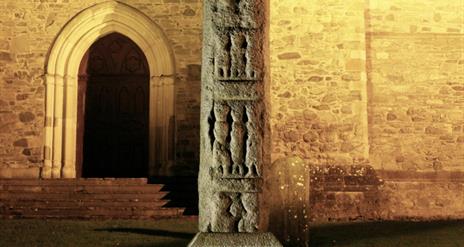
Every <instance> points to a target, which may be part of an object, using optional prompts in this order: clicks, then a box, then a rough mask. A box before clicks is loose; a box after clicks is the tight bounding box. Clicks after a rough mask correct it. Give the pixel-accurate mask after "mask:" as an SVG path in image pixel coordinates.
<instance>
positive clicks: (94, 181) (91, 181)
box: [0, 178, 148, 185]
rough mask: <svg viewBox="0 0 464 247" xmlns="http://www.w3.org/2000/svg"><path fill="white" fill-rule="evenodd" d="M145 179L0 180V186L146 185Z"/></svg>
mask: <svg viewBox="0 0 464 247" xmlns="http://www.w3.org/2000/svg"><path fill="white" fill-rule="evenodd" d="M147 183H148V180H147V179H146V178H80V179H0V185H146V184H147Z"/></svg>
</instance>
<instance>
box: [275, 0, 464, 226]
mask: <svg viewBox="0 0 464 247" xmlns="http://www.w3.org/2000/svg"><path fill="white" fill-rule="evenodd" d="M463 11H464V5H463V3H462V1H404V0H394V1H383V0H370V1H364V0H359V1H358V0H355V1H339V0H333V1H312V0H311V1H291V0H284V1H281V0H271V28H270V46H271V48H270V51H271V54H270V55H271V78H272V82H271V107H272V108H271V114H272V119H271V128H272V145H273V150H272V160H276V159H278V158H280V157H283V156H290V155H298V156H300V157H302V158H304V159H305V160H306V162H308V163H309V164H311V167H312V171H311V189H312V191H311V208H312V210H311V218H312V220H317V221H326V220H352V219H379V218H382V219H398V218H459V217H460V218H462V217H464V204H463V201H462V198H464V197H463V194H462V193H463V191H462V188H463V186H464V173H463V171H464V160H463V158H464V144H463V141H462V139H463V138H464V137H463V128H464V127H463V126H462V125H463V123H464V101H463V99H464V94H463V86H464V83H463V81H464V74H463V73H464V67H463V65H464V64H463V54H464V50H463V48H464V47H463V44H464V42H463V38H464V36H463V34H462V32H463V23H464V20H463V16H462V12H463Z"/></svg>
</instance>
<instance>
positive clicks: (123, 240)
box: [0, 219, 464, 247]
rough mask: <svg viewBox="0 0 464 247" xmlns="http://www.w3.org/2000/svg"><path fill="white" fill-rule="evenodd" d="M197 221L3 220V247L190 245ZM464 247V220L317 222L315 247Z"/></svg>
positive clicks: (313, 231)
mask: <svg viewBox="0 0 464 247" xmlns="http://www.w3.org/2000/svg"><path fill="white" fill-rule="evenodd" d="M196 231H197V223H196V220H192V219H189V220H177V219H172V220H157V221H135V220H132V221H131V220H111V221H78V220H76V221H70V220H47V221H46V220H0V246H2V247H3V246H8V247H15V246H18V247H19V246H21V247H23V246H27V247H29V246H31V247H32V246H60V247H62V246H63V247H64V246H72V247H74V246H85V247H91V246H134V247H135V246H140V247H143V246H157V247H168V246H169V247H171V246H172V247H175V246H186V245H187V244H188V243H189V241H190V240H191V239H192V238H193V236H194V235H195V233H196ZM329 246H330V247H334V246H339V247H342V246H344V247H345V246H346V247H403V246H408V247H409V246H410V247H432V246H433V247H464V221H433V222H370V223H345V224H316V225H313V226H312V229H311V247H329Z"/></svg>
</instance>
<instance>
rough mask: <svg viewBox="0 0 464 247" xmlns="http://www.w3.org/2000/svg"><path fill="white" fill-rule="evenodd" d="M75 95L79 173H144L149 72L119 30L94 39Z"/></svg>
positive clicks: (146, 153) (130, 175)
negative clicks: (80, 171) (76, 97)
mask: <svg viewBox="0 0 464 247" xmlns="http://www.w3.org/2000/svg"><path fill="white" fill-rule="evenodd" d="M79 83H81V82H79ZM82 94H85V97H84V96H82ZM78 98H79V100H82V101H83V103H84V104H81V103H79V106H80V107H81V108H82V109H83V114H79V113H78V115H83V116H81V117H80V118H81V119H80V121H82V120H83V121H84V124H83V126H82V125H81V127H80V129H83V130H84V133H83V135H82V139H83V144H82V150H83V152H81V155H82V156H83V157H80V158H81V160H82V176H83V177H147V176H148V125H149V118H148V114H149V109H148V106H149V73H148V66H147V61H146V58H145V56H144V55H143V53H142V51H141V50H140V48H139V47H137V45H136V44H135V43H133V42H132V41H131V40H130V39H128V38H127V37H125V36H123V35H120V34H117V33H114V34H110V35H108V36H105V37H103V38H101V39H100V40H98V41H97V42H95V43H94V44H93V45H92V46H91V47H90V49H89V52H88V65H87V76H86V83H84V82H82V86H80V87H79V97H78ZM78 112H79V109H78ZM81 112H82V111H81ZM78 121H79V120H78ZM78 129H79V123H78ZM78 138H79V133H78ZM78 144H79V141H78ZM78 149H79V147H78ZM77 155H78V158H77V160H79V155H80V154H79V153H77ZM77 167H79V166H77Z"/></svg>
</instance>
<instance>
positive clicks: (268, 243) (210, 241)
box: [188, 232, 282, 247]
mask: <svg viewBox="0 0 464 247" xmlns="http://www.w3.org/2000/svg"><path fill="white" fill-rule="evenodd" d="M231 246H234V247H282V244H280V243H279V241H278V240H277V239H276V238H275V237H274V235H272V234H271V233H203V232H201V233H198V234H197V235H196V236H195V238H194V239H193V240H192V241H191V242H190V243H189V245H188V247H231Z"/></svg>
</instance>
